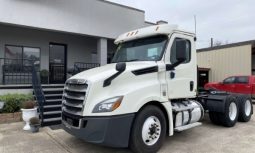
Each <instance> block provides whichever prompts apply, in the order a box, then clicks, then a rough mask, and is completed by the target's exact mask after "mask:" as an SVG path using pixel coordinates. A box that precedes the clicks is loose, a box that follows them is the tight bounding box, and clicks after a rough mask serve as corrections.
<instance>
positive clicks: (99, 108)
mask: <svg viewBox="0 0 255 153" xmlns="http://www.w3.org/2000/svg"><path fill="white" fill-rule="evenodd" d="M122 99H123V96H119V97H114V98H110V99H106V100H104V101H102V102H100V103H99V104H97V105H96V106H95V107H94V109H93V111H92V113H103V112H112V111H114V110H115V109H117V108H118V107H119V106H120V104H121V101H122Z"/></svg>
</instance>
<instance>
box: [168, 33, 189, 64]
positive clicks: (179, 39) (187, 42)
mask: <svg viewBox="0 0 255 153" xmlns="http://www.w3.org/2000/svg"><path fill="white" fill-rule="evenodd" d="M178 41H185V42H186V50H185V51H186V61H184V62H183V63H189V62H190V59H191V43H190V41H189V40H187V39H182V38H175V39H174V42H173V44H172V47H171V55H170V62H171V63H172V64H173V63H176V62H177V61H178V60H177V58H176V53H177V52H178V50H177V49H176V42H178Z"/></svg>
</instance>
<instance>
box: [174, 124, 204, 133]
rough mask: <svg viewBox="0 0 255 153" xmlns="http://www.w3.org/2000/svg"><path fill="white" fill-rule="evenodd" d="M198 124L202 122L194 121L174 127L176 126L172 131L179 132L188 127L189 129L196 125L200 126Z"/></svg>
mask: <svg viewBox="0 0 255 153" xmlns="http://www.w3.org/2000/svg"><path fill="white" fill-rule="evenodd" d="M200 125H202V123H200V122H196V123H192V124H188V125H184V126H179V127H176V128H174V131H175V132H181V131H184V130H188V129H191V128H193V127H197V126H200Z"/></svg>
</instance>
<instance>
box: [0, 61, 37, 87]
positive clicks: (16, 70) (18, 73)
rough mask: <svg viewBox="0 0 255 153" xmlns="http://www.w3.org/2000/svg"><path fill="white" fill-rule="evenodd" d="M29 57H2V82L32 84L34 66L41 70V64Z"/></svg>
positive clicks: (4, 83) (0, 71)
mask: <svg viewBox="0 0 255 153" xmlns="http://www.w3.org/2000/svg"><path fill="white" fill-rule="evenodd" d="M31 63H32V62H31V60H29V59H9V58H0V75H1V76H0V80H1V81H0V83H2V84H3V85H7V84H31V83H32V67H33V66H35V69H36V71H39V65H36V64H35V63H36V62H34V61H33V65H31Z"/></svg>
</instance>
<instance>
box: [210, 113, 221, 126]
mask: <svg viewBox="0 0 255 153" xmlns="http://www.w3.org/2000/svg"><path fill="white" fill-rule="evenodd" d="M218 114H219V113H218V112H209V118H210V120H211V122H212V123H213V124H215V125H220V124H221V122H220V119H219V115H218Z"/></svg>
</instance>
